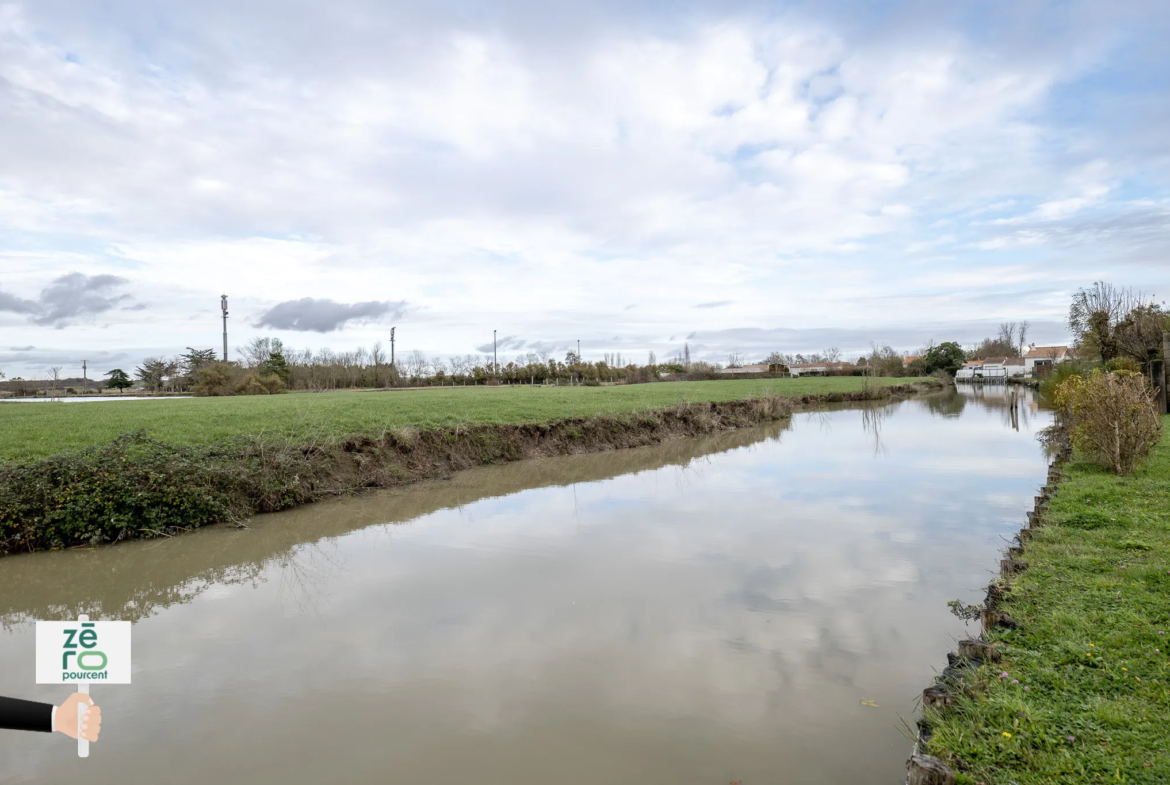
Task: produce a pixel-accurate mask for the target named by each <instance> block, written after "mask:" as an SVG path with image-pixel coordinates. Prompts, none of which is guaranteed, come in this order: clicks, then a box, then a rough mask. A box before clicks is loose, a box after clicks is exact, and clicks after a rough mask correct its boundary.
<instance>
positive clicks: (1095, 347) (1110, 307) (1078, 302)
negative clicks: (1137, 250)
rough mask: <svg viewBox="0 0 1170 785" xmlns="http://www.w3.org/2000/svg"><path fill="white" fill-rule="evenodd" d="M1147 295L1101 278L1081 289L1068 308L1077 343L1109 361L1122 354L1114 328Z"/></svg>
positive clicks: (1070, 326)
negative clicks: (1120, 287)
mask: <svg viewBox="0 0 1170 785" xmlns="http://www.w3.org/2000/svg"><path fill="white" fill-rule="evenodd" d="M1143 300H1144V296H1143V295H1141V294H1140V293H1139V294H1134V292H1133V291H1132V290H1130V289H1119V288H1117V287H1116V286H1114V285H1113V284H1111V283H1106V282H1105V281H1097V282H1096V283H1094V284H1093V285H1092V287H1090V288H1088V289H1078V290H1077V293H1076V294H1074V295H1073V299H1072V304H1071V305H1070V306H1069V309H1068V329H1069V331H1070V332H1072V334H1073V336H1074V337H1075V339H1076V342H1077V345H1078V346H1080V347H1081V348H1082V349H1084V350H1086V351H1087V352H1089V353H1090V354H1095V355H1098V356H1099V357H1100V358H1101V359H1102V360H1103V361H1104V362H1109V361H1110V360H1112V359H1113V358H1114V357H1116V356H1117V355H1118V352H1119V351H1120V350H1119V347H1118V344H1117V339H1116V337H1115V336H1114V334H1113V331H1114V328H1115V327H1116V326H1117V323H1118V322H1120V321H1121V320H1122V319H1123V318H1124V317H1125V315H1126V314H1128V313H1130V312H1131V311H1132V310H1133V309H1134V307H1135V306H1137V305H1140V304H1141V302H1142V301H1143Z"/></svg>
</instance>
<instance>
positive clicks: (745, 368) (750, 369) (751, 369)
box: [719, 364, 768, 374]
mask: <svg viewBox="0 0 1170 785" xmlns="http://www.w3.org/2000/svg"><path fill="white" fill-rule="evenodd" d="M767 372H768V366H767V364H764V365H741V366H739V367H738V368H720V369H719V373H721V374H739V373H767Z"/></svg>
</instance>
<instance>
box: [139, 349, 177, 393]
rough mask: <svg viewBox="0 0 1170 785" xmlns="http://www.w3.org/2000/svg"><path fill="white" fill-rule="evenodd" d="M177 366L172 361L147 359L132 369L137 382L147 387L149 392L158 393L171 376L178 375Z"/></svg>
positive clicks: (160, 358)
mask: <svg viewBox="0 0 1170 785" xmlns="http://www.w3.org/2000/svg"><path fill="white" fill-rule="evenodd" d="M178 370H179V364H178V363H177V362H175V361H174V360H167V359H164V358H162V357H147V358H146V359H145V360H143V361H142V365H141V366H140V367H138V368H136V369H134V373H135V375H137V377H138V379H139V381H141V382H142V383H143V384H145V385H146V386H147V388H149V389H150V391H151V392H159V391H161V390H162V388H163V384H165V383H166V382H167V380H168V379H170V378H171V377H172V376H174V375H175V374H176V373H178Z"/></svg>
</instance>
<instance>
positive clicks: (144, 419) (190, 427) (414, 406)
mask: <svg viewBox="0 0 1170 785" xmlns="http://www.w3.org/2000/svg"><path fill="white" fill-rule="evenodd" d="M872 381H873V382H874V383H876V384H882V385H887V386H895V385H896V384H898V383H902V382H904V381H906V380H904V379H881V378H878V379H873V380H872ZM862 383H863V379H862V378H861V377H857V376H842V377H828V378H814V379H753V380H738V379H737V380H728V381H712V382H662V383H657V384H631V385H616V386H610V387H522V386H515V387H447V388H430V389H420V390H393V391H369V392H360V391H348V392H336V393H290V394H287V395H256V396H241V397H233V398H186V399H175V400H166V399H159V400H150V401H120V402H119V401H105V402H85V403H83V402H72V403H0V459H2V460H5V461H27V460H31V459H36V458H44V457H47V456H50V455H54V454H56V453H59V452H61V451H62V450H75V449H80V448H85V447H93V446H97V445H102V444H106V443H108V442H110V441H111V440H113V439H115V438H117V437H118V436H121V435H122V434H124V433H132V432H135V431H145V432H147V433H148V434H149V435H150V436H151V437H152V438H155V439H158V440H160V441H164V442H167V443H169V444H175V445H210V444H214V443H216V442H218V441H221V440H224V439H230V438H232V437H237V436H257V435H266V436H274V437H281V438H286V439H299V440H303V441H312V440H313V439H329V438H338V437H348V436H353V435H355V434H368V435H378V434H381V432H382V431H384V430H387V429H391V428H406V427H412V428H419V429H421V430H431V429H434V428H443V427H449V426H454V425H484V424H487V425H504V424H508V425H519V424H524V423H536V422H546V421H548V420H557V419H564V418H566V417H594V416H603V415H604V416H614V415H620V414H632V413H636V412H645V411H651V410H657V409H664V408H667V407H670V406H674V405H675V404H678V403H680V402H684V403H712V402H721V401H733V400H739V399H744V398H758V397H763V396H768V395H782V396H786V397H801V396H806V395H811V396H825V395H832V394H834V393H837V394H845V393H856V392H859V391H860V390H861V389H862Z"/></svg>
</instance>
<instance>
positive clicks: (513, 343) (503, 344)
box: [475, 335, 527, 354]
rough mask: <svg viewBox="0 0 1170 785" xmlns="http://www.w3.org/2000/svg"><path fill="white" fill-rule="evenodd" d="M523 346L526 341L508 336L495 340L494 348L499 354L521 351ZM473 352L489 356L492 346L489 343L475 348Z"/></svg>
mask: <svg viewBox="0 0 1170 785" xmlns="http://www.w3.org/2000/svg"><path fill="white" fill-rule="evenodd" d="M525 345H527V341H524V340H522V339H520V338H517V337H516V336H515V335H509V336H506V337H504V338H499V339H497V340H496V346H497V348H498V350H499V351H501V352H505V351H507V352H514V351H517V350H519V349H523V348H524V347H525ZM475 350H476V351H477V352H485V353H489V354H490V353H491V351H492V344H491V342H490V341H489V342H488V343H485V344H481V345H480V346H477V347H475Z"/></svg>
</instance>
